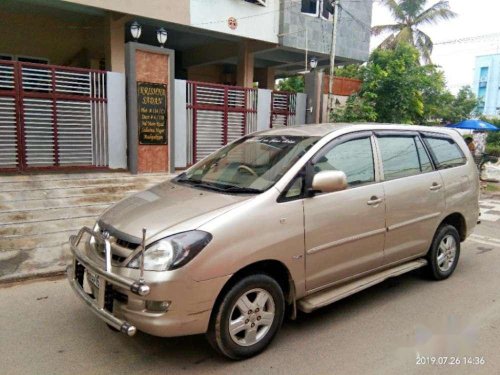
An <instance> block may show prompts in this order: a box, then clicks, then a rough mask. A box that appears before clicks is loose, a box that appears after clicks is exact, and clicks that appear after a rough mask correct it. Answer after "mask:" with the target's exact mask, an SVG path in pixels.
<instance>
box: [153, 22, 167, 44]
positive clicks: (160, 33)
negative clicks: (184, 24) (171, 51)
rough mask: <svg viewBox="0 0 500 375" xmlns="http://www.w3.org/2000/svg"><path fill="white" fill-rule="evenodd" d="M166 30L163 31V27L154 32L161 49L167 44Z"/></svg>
mask: <svg viewBox="0 0 500 375" xmlns="http://www.w3.org/2000/svg"><path fill="white" fill-rule="evenodd" d="M167 37H168V34H167V30H165V29H164V28H163V27H161V28H159V29H158V30H157V31H156V39H158V43H160V46H161V47H162V48H163V46H164V45H165V43H167Z"/></svg>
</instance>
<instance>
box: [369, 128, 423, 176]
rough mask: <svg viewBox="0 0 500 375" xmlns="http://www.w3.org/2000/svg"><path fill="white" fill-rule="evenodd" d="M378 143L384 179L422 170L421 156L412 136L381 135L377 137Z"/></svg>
mask: <svg viewBox="0 0 500 375" xmlns="http://www.w3.org/2000/svg"><path fill="white" fill-rule="evenodd" d="M378 143H379V147H380V153H381V156H382V164H383V167H384V179H385V180H394V179H396V178H401V177H407V176H413V175H416V174H419V173H421V172H422V166H421V164H420V163H421V158H420V155H419V153H418V150H417V145H416V143H415V137H414V136H383V137H380V138H378ZM425 162H426V161H425V159H424V163H425ZM427 162H430V161H429V160H427Z"/></svg>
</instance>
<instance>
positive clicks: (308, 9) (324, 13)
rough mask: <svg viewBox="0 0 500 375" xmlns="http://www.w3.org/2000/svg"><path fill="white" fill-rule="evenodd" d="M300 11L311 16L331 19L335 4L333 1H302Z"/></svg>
mask: <svg viewBox="0 0 500 375" xmlns="http://www.w3.org/2000/svg"><path fill="white" fill-rule="evenodd" d="M300 11H301V12H302V13H305V14H307V15H310V16H314V17H319V16H321V17H322V18H324V19H329V18H330V16H331V15H332V14H333V2H332V0H302V6H301V8H300Z"/></svg>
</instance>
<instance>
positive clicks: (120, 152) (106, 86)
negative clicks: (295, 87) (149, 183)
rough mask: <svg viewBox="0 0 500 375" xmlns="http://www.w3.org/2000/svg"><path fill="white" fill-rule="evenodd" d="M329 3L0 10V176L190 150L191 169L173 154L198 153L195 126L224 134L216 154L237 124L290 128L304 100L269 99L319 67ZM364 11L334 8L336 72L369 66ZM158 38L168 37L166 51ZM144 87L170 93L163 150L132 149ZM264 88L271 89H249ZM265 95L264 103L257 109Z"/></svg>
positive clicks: (101, 3) (366, 7) (77, 1)
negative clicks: (279, 85) (278, 85)
mask: <svg viewBox="0 0 500 375" xmlns="http://www.w3.org/2000/svg"><path fill="white" fill-rule="evenodd" d="M329 5H331V4H330V0H176V1H173V0H172V1H170V0H168V1H165V0H148V1H133V0H130V1H123V0H3V1H1V2H0V35H2V38H0V112H1V111H3V112H2V113H0V115H2V116H4V119H3V120H2V121H4V123H1V124H0V125H1V126H0V136H2V138H3V142H2V144H1V148H0V171H4V170H9V171H10V170H12V171H16V170H30V169H36V168H59V167H62V166H64V167H67V168H70V167H72V168H75V169H78V170H79V169H81V168H82V167H83V166H89V167H99V168H108V167H109V168H122V169H133V170H134V171H136V170H137V168H138V167H137V166H141V165H143V164H144V163H143V162H141V160H140V159H141V157H143V158H144V160H160V159H161V160H164V163H163V164H162V166H161V168H167V170H172V168H174V167H176V166H177V167H183V166H184V164H186V163H188V164H189V161H190V160H192V161H196V159H197V158H196V157H193V155H192V154H189V155H188V156H187V157H185V159H186V163H180V164H179V163H178V162H175V161H174V157H175V155H178V154H179V150H178V149H177V146H179V145H176V142H179V141H183V142H184V141H185V142H188V144H187V145H182V146H179V147H181V148H183V149H186V150H187V151H186V152H188V153H194V154H196V150H195V149H194V151H190V150H191V149H193V148H195V147H197V145H196V139H197V133H196V132H201V131H202V130H200V129H208V131H209V132H211V131H212V130H213V129H219V130H220V131H219V130H217V132H219V133H220V142H219V140H218V142H216V143H214V145H215V144H216V145H218V146H220V145H221V144H224V142H227V141H228V140H230V137H229V138H228V133H230V134H233V133H234V131H233V130H231V129H230V127H231V126H233V125H234V124H236V125H237V129H238V131H237V132H236V133H234V134H245V132H248V131H251V130H254V129H256V128H262V126H263V125H262V124H263V123H265V124H267V126H268V127H269V126H273V124H280V125H290V124H292V123H294V121H295V120H293V119H294V118H296V113H300V114H301V116H302V117H303V116H305V114H304V111H305V104H304V105H303V107H304V108H296V107H297V106H298V105H299V104H298V103H301V104H300V105H302V102H303V100H302V99H300V98H299V99H297V98H295V97H292V96H286V97H280V96H279V95H278V94H275V93H272V90H273V89H274V84H275V80H276V78H279V77H284V76H287V75H292V74H297V73H298V72H301V71H304V70H307V69H308V58H311V57H315V58H317V59H318V62H319V63H318V67H319V68H325V67H327V66H328V65H329V53H330V48H331V44H332V15H331V13H330V12H329V11H328V9H329ZM371 11H372V0H359V1H347V0H346V1H345V2H344V3H343V2H342V0H341V8H340V12H341V13H340V17H339V27H338V38H337V56H336V61H337V62H338V63H339V64H345V63H360V62H363V61H365V60H366V59H367V58H368V53H369V32H370V31H369V29H370V27H369V25H370V23H371ZM135 23H137V24H139V25H140V27H141V33H140V37H138V38H134V37H133V36H132V34H131V26H132V25H133V24H135ZM159 29H163V30H165V31H166V33H167V38H166V42H165V43H164V44H163V45H161V46H160V44H159V41H158V38H157V32H158V30H159ZM131 51H132V52H131ZM159 56H160V57H159ZM139 84H141V85H142V84H149V86H148V87H149V89H150V90H152V85H164V86H165V87H166V89H165V96H164V98H157V99H158V100H159V101H160V102H161V103H163V104H162V105H164V106H165V108H164V109H165V111H166V115H165V116H164V117H162V120H161V121H164V123H165V126H166V130H165V132H166V135H165V136H161V137H160V136H158V139H162V140H163V141H162V142H164V143H162V144H161V146H162V147H160V145H157V146H158V147H156V146H153V145H148V147H146V146H145V147H142V146H141V144H139V146H138V145H136V144H135V143H131V142H137V137H136V136H135V135H136V132H137V128H139V129H140V124H137V118H138V113H140V111H141V108H137V107H138V106H137V105H136V104H137V93H138V85H139ZM207 85H215V86H207ZM217 85H222V86H217ZM257 88H258V89H257ZM265 89H267V90H270V91H269V92H267V93H264V92H257V91H255V92H254V91H252V90H259V91H260V90H265ZM190 90H191V91H190ZM193 90H194V91H193ZM197 90H198V91H197ZM193 95H194V97H193ZM179 98H181V99H182V100H183V101H182V102H179V100H180V99H179ZM264 100H267V101H268V102H269V103H270V104H269V106H270V108H269V109H267V110H266V111H265V114H262V113H261V112H259V111H261V108H264V107H265V105H263V103H264V102H263V101H264ZM301 100H302V101H301ZM190 101H191V102H190ZM280 106H281V107H280ZM233 107H234V108H233ZM176 112H177V113H176ZM189 116H191V117H189ZM214 119H215V120H214ZM202 121H205V123H202ZM252 121H254V122H252ZM297 121H300V120H297ZM197 124H198V125H200V126H199V127H197ZM257 124H259V125H257ZM203 127H205V128H203ZM176 129H180V130H179V131H178V132H177V136H176V135H174V133H175V132H176ZM240 130H241V132H240ZM148 131H153V130H152V129H148ZM231 132H233V133H231ZM181 133H182V134H185V137H184V138H179V136H178V134H181ZM219 133H217V134H219ZM217 137H219V135H217ZM198 139H199V138H198ZM139 143H140V142H139ZM167 145H168V146H167ZM174 145H175V147H174ZM200 147H201V146H200ZM214 147H215V146H214ZM127 150H128V151H127ZM131 150H133V152H135V153H136V154H135V155H131V154H130V152H131ZM152 150H155V151H154V152H153V151H152ZM127 152H128V154H126V153H127ZM207 152H208V151H207ZM164 153H167V154H168V156H167V157H165V155H164ZM200 154H201V153H200ZM124 155H125V156H124ZM134 160H135V161H134ZM131 165H132V166H133V167H134V168H131ZM153 170H156V169H154V168H153V169H151V168H150V166H148V167H146V168H145V169H143V171H153ZM139 171H141V170H140V168H139Z"/></svg>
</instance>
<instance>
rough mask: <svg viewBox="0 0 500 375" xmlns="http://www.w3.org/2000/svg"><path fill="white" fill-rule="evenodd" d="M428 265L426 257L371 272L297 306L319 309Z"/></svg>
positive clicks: (312, 296)
mask: <svg viewBox="0 0 500 375" xmlns="http://www.w3.org/2000/svg"><path fill="white" fill-rule="evenodd" d="M426 265H427V260H426V259H417V260H414V261H411V262H408V263H403V264H400V265H398V266H395V267H392V268H389V269H385V270H384V271H381V272H378V273H375V274H371V275H369V276H365V277H363V278H361V279H357V280H355V281H352V282H349V283H347V284H343V285H341V286H334V287H331V288H328V289H324V290H321V291H319V292H316V293H314V294H311V295H308V296H306V297H304V298H302V299H300V300H299V301H297V308H298V309H299V310H300V311H303V312H306V313H310V312H312V311H314V310H316V309H319V308H320V307H323V306H326V305H329V304H330V303H333V302H336V301H338V300H341V299H342V298H345V297H348V296H350V295H352V294H355V293H357V292H360V291H362V290H364V289H367V288H369V287H371V286H373V285H376V284H378V283H381V282H382V281H384V280H387V279H389V278H391V277H396V276H399V275H402V274H404V273H407V272H410V271H413V270H416V269H417V268H421V267H424V266H426Z"/></svg>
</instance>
